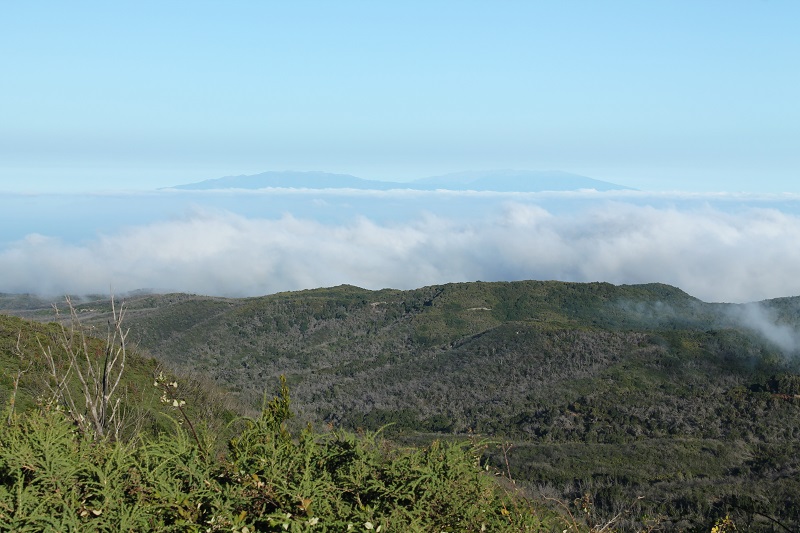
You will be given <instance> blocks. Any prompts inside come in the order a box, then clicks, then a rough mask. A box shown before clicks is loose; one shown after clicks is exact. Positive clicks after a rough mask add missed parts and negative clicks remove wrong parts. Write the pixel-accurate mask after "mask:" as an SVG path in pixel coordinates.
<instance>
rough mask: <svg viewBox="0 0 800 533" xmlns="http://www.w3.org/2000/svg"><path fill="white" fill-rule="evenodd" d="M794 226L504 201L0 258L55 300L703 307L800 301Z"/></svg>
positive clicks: (201, 220)
mask: <svg viewBox="0 0 800 533" xmlns="http://www.w3.org/2000/svg"><path fill="white" fill-rule="evenodd" d="M798 244H800V217H798V216H794V215H790V214H786V213H782V212H780V211H777V210H773V209H750V210H747V211H744V212H740V213H738V214H731V213H726V212H722V211H719V210H716V209H712V208H700V209H692V210H681V209H676V208H655V207H647V206H636V205H631V204H628V203H621V202H620V203H606V204H604V206H602V207H600V206H595V207H593V208H589V209H586V210H584V211H581V212H579V213H572V214H570V215H556V214H552V213H551V212H548V211H546V210H545V209H543V208H542V207H539V206H536V205H531V204H524V203H508V204H506V205H505V207H504V209H503V210H502V211H501V212H495V213H494V214H492V215H480V216H479V218H478V219H475V220H469V221H465V220H463V219H459V220H454V219H449V218H444V217H441V216H432V215H431V216H422V217H419V218H417V219H415V220H412V221H406V222H402V223H395V224H390V223H376V222H374V221H372V220H370V219H368V218H365V217H361V218H355V219H353V220H351V221H350V222H348V223H338V224H323V223H320V222H317V221H314V220H310V219H305V218H296V217H293V216H291V215H285V216H283V217H282V218H279V219H264V218H252V217H244V216H241V215H236V214H233V213H230V212H227V211H216V210H195V211H193V212H192V213H190V214H189V215H187V216H185V217H183V218H181V219H173V220H168V221H161V222H157V223H151V224H148V225H141V226H133V227H128V228H126V229H124V230H119V231H115V232H113V233H110V234H105V235H101V236H99V237H95V238H93V239H91V240H89V241H86V242H83V243H81V244H74V243H67V242H65V241H63V240H60V239H57V238H51V237H46V236H40V235H29V236H28V237H26V238H25V239H23V240H19V241H16V242H14V243H12V244H10V245H9V246H7V247H6V248H5V249H4V250H0V272H2V273H3V275H2V278H1V279H0V291H2V292H34V293H40V294H49V295H57V294H63V293H66V292H69V293H107V292H108V291H109V289H113V291H114V292H117V293H122V292H126V291H130V290H135V289H140V288H153V289H157V290H171V291H185V292H193V293H200V294H208V295H227V296H247V295H261V294H269V293H274V292H278V291H285V290H297V289H305V288H315V287H324V286H332V285H338V284H342V283H349V284H353V285H358V286H361V287H365V288H370V289H377V288H383V287H393V288H414V287H420V286H424V285H430V284H438V283H445V282H451V281H472V280H484V281H493V280H518V279H556V280H563V281H608V282H611V283H616V284H619V283H646V282H663V283H668V284H671V285H675V286H678V287H680V288H682V289H683V290H685V291H687V292H688V293H690V294H692V295H694V296H697V297H698V298H701V299H703V300H705V301H728V302H745V301H754V300H760V299H765V298H773V297H778V296H791V295H798V294H800V275H799V274H800V246H798Z"/></svg>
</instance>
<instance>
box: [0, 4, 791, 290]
mask: <svg viewBox="0 0 800 533" xmlns="http://www.w3.org/2000/svg"><path fill="white" fill-rule="evenodd" d="M798 21H800V2H797V1H795V0H786V1H776V0H764V1H757V0H752V1H736V0H722V1H713V0H699V1H698V0H691V1H680V0H669V1H667V0H647V1H645V0H636V1H614V0H597V1H594V0H580V1H578V0H574V1H571V0H558V1H556V0H552V1H533V0H530V1H527V0H526V1H519V2H515V1H510V0H506V1H485V2H470V1H467V0H462V1H458V2H455V1H453V2H447V1H433V2H431V1H424V2H418V1H409V0H403V1H397V2H389V1H346V0H338V1H327V0H326V1H317V2H308V1H301V0H292V1H281V2H277V1H275V2H267V1H252V2H244V1H227V2H206V1H201V0H193V1H191V2H189V1H187V2H180V1H177V0H176V1H169V2H163V1H158V2H149V1H137V2H107V1H106V2H99V1H98V2H93V1H75V2H61V1H58V2H55V1H53V2H48V1H28V2H23V1H18V2H4V3H3V4H2V9H0V272H2V274H3V275H2V276H0V292H37V293H47V294H51V295H53V294H55V295H57V294H64V293H67V292H69V293H97V292H107V291H108V290H115V291H120V292H124V291H128V290H135V289H141V288H154V289H157V290H170V291H171V290H177V291H184V292H195V293H202V294H214V295H227V296H243V295H258V294H266V293H272V292H278V291H284V290H295V289H307V288H314V287H322V286H331V285H338V284H341V283H350V284H353V285H358V286H361V287H365V288H370V289H378V288H382V287H394V288H414V287H420V286H423V285H430V284H438V283H446V282H455V281H474V280H484V281H500V280H516V279H557V280H563V281H608V282H612V283H647V282H663V283H669V284H672V285H676V286H678V287H680V288H682V289H684V290H686V291H687V292H689V293H690V294H692V295H694V296H697V297H700V298H702V299H705V300H707V301H752V300H760V299H764V298H774V297H779V296H791V295H800V277H799V276H798V275H797V273H798V272H800V245H798V243H800V179H798V178H800V175H798V174H799V172H798V170H799V169H800V103H799V101H798V88H799V87H800V68H798V65H800V31H798ZM487 169H518V170H562V171H568V172H575V173H579V174H583V175H586V176H589V177H592V178H596V179H601V180H606V181H611V182H615V183H618V184H621V185H626V186H629V187H634V188H636V189H639V191H638V192H636V191H634V192H631V191H625V192H610V193H596V192H591V191H583V192H580V193H576V192H565V193H532V194H514V193H509V194H496V193H481V194H474V193H464V192H462V193H446V192H408V191H406V192H403V191H394V192H376V191H364V192H354V191H292V190H282V191H251V192H248V193H244V192H241V191H239V192H230V191H229V192H225V193H220V192H217V193H207V192H177V191H155V190H154V189H157V188H160V187H167V186H170V185H176V184H181V183H188V182H196V181H201V180H205V179H210V178H217V177H221V176H227V175H238V174H255V173H259V172H264V171H269V170H301V171H302V170H323V171H328V172H338V173H348V174H354V175H356V176H359V177H362V178H368V179H386V180H398V181H402V180H410V179H414V178H420V177H425V176H431V175H437V174H444V173H448V172H457V171H464V170H487ZM28 192H35V193H43V192H49V193H57V194H23V193H28ZM64 192H77V194H61V193H64Z"/></svg>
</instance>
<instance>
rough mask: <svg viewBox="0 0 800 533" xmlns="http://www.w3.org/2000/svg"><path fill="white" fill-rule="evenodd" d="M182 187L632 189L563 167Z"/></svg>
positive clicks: (307, 176) (220, 181)
mask: <svg viewBox="0 0 800 533" xmlns="http://www.w3.org/2000/svg"><path fill="white" fill-rule="evenodd" d="M167 188H168V189H181V190H215V189H265V188H291V189H359V190H380V191H388V190H394V189H404V190H420V191H435V190H456V191H468V190H471V191H493V192H544V191H573V190H581V189H594V190H598V191H610V190H633V189H632V188H631V187H626V186H624V185H618V184H615V183H611V182H608V181H602V180H597V179H594V178H590V177H587V176H582V175H579V174H573V173H570V172H563V171H534V170H487V171H464V172H453V173H448V174H442V175H437V176H430V177H426V178H420V179H416V180H412V181H408V182H397V181H381V180H371V179H363V178H359V177H357V176H353V175H350V174H337V173H330V172H322V171H294V170H287V171H267V172H262V173H259V174H250V175H245V174H242V175H238V176H225V177H222V178H212V179H207V180H203V181H199V182H193V183H186V184H182V185H175V186H173V187H167Z"/></svg>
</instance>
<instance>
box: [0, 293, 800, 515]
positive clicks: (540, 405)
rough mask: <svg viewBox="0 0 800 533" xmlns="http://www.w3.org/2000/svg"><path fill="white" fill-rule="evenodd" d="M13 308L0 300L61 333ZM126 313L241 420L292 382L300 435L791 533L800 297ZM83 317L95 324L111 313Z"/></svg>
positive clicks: (10, 299) (622, 511) (208, 304)
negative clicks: (360, 437) (474, 444)
mask: <svg viewBox="0 0 800 533" xmlns="http://www.w3.org/2000/svg"><path fill="white" fill-rule="evenodd" d="M14 298H19V297H15V296H11V295H8V296H4V297H2V298H0V305H2V306H3V307H4V308H6V309H8V310H9V311H12V312H14V313H17V314H20V315H23V316H28V317H36V318H38V319H42V320H48V319H49V320H52V318H53V317H52V314H50V315H49V316H48V315H47V314H46V313H45V312H44V311H42V310H41V309H40V307H41V306H40V305H39V302H37V301H35V299H28V300H27V301H25V302H24V305H23V304H21V303H20V302H21V300H19V299H17V300H15V299H14ZM126 304H127V308H128V315H127V323H128V325H129V327H130V328H131V334H130V335H131V337H130V338H131V340H132V342H134V343H135V344H137V345H138V346H139V348H140V349H141V350H142V351H143V352H144V353H147V354H149V355H152V356H153V357H155V358H156V359H158V360H160V361H163V362H164V363H165V364H166V365H168V366H169V368H174V369H175V370H176V371H180V372H185V373H186V374H187V375H189V376H195V377H196V378H197V379H207V380H211V381H213V382H214V383H216V384H218V385H219V386H220V387H221V388H222V389H224V390H226V391H229V394H230V395H231V396H232V397H233V398H234V399H235V401H236V402H238V403H239V404H241V405H243V406H249V407H251V408H252V407H254V406H256V405H257V403H258V401H259V399H260V398H261V397H262V395H263V393H264V391H265V390H266V391H268V392H269V393H271V394H272V393H275V392H276V386H277V385H276V384H277V383H279V379H278V378H279V376H280V375H285V376H286V377H287V381H288V384H289V387H290V389H291V391H292V397H293V400H294V403H293V406H294V409H295V411H296V412H297V414H298V417H297V419H298V421H300V422H313V423H317V424H328V425H330V427H334V428H345V429H351V430H358V429H365V430H374V429H377V428H380V427H383V426H385V425H386V424H391V425H390V426H389V427H388V428H386V429H384V432H385V435H387V436H388V437H389V438H391V439H393V440H394V441H395V442H402V443H415V444H422V445H425V444H427V443H430V442H431V441H432V440H433V439H435V438H447V439H456V440H458V439H466V438H483V437H486V438H490V439H493V441H494V442H496V443H498V446H495V447H494V448H489V449H487V450H486V451H485V452H484V460H485V461H488V463H489V464H490V465H493V467H496V468H498V469H501V470H503V469H505V470H507V474H508V475H510V477H511V478H513V479H514V481H515V482H516V484H517V486H519V487H523V488H525V490H526V491H527V493H528V494H529V495H530V496H532V497H534V498H539V499H544V498H552V499H557V500H559V501H565V502H570V501H576V500H580V499H582V498H588V500H587V501H591V502H592V512H593V513H595V515H596V516H597V517H598V519H599V518H609V519H610V518H613V517H616V516H619V517H620V518H619V519H618V520H617V521H616V524H617V525H618V527H621V528H623V529H626V528H627V529H636V528H642V527H646V525H647V523H650V522H648V520H650V521H657V522H658V523H660V524H662V525H665V527H667V528H675V529H698V530H702V529H706V530H707V529H708V528H709V527H710V525H713V523H714V521H715V520H718V519H719V518H720V517H724V516H726V515H730V516H731V517H733V518H734V520H735V521H736V523H737V524H739V526H740V527H741V528H745V529H751V530H758V529H761V530H767V531H770V530H776V531H777V530H786V529H789V530H793V529H796V528H798V527H800V510H798V507H800V505H798V502H800V482H798V481H797V479H798V478H800V476H799V475H798V474H800V472H798V459H797V457H798V453H797V452H798V451H800V450H799V449H798V448H800V446H798V444H797V443H798V437H800V397H798V395H800V375H799V374H798V352H797V349H796V347H795V345H794V339H795V337H796V333H795V332H796V331H797V327H798V324H799V323H800V311H799V310H800V300H798V299H797V298H781V299H777V300H770V301H765V302H760V303H758V304H748V305H732V304H710V303H705V302H701V301H699V300H697V299H695V298H693V297H691V296H689V295H687V294H685V293H684V292H682V291H680V290H679V289H676V288H674V287H669V286H666V285H660V284H649V285H634V286H613V285H610V284H605V283H587V284H580V283H561V282H536V281H529V282H512V283H481V282H476V283H458V284H446V285H439V286H432V287H425V288H421V289H418V290H413V291H399V290H390V289H385V290H381V291H368V290H364V289H359V288H356V287H351V286H341V287H335V288H328V289H317V290H310V291H300V292H291V293H281V294H276V295H270V296H265V297H260V298H247V299H225V298H210V297H203V296H195V295H185V294H173V295H147V294H142V295H136V296H132V297H129V298H127V302H126ZM76 308H77V310H78V313H79V316H80V317H81V319H82V320H83V321H84V322H86V323H87V324H92V323H93V322H94V321H98V323H99V322H100V321H102V320H103V316H104V313H106V312H107V302H106V301H105V300H103V299H95V300H88V301H85V302H83V303H81V304H79V305H77V306H76ZM229 401H233V400H229ZM244 408H245V409H246V408H247V407H244ZM506 459H507V460H508V465H507V468H506V465H505V461H506Z"/></svg>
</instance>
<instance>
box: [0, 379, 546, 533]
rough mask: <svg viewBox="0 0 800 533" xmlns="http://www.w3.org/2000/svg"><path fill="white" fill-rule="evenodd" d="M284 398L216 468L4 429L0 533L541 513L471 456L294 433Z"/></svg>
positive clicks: (388, 522) (530, 519)
mask: <svg viewBox="0 0 800 533" xmlns="http://www.w3.org/2000/svg"><path fill="white" fill-rule="evenodd" d="M290 416H291V413H290V411H289V397H288V392H287V388H286V386H285V383H284V385H283V388H282V391H281V395H280V396H279V397H276V398H274V399H273V400H272V401H271V402H269V403H268V404H267V405H265V407H264V409H263V411H262V414H261V416H260V417H258V418H255V419H248V420H246V421H245V427H244V429H243V431H241V433H240V434H239V435H238V436H237V437H236V438H235V439H232V440H230V441H229V443H228V453H227V455H225V456H216V455H215V454H214V453H213V450H214V449H215V448H216V443H214V442H213V440H214V437H213V436H212V435H209V434H205V435H204V438H202V439H199V440H198V441H195V440H193V439H192V438H191V437H190V436H189V435H188V434H187V432H186V431H185V430H184V429H183V428H182V427H181V426H180V425H179V424H177V423H176V425H175V430H174V431H173V432H170V433H166V432H164V433H161V434H160V435H159V436H158V437H155V438H150V439H147V438H142V439H139V440H134V441H129V442H120V441H116V442H112V441H109V440H101V441H96V440H94V439H92V438H91V435H86V434H84V433H81V432H79V431H78V430H77V429H76V427H75V425H74V424H72V423H71V422H70V420H69V419H68V418H67V417H65V416H64V413H63V412H62V411H60V410H58V409H55V408H52V407H46V406H45V407H43V408H41V409H38V410H32V411H29V412H27V413H25V414H23V415H13V416H12V417H11V420H10V421H8V423H4V424H2V427H0V529H1V530H6V531H78V530H80V531H89V530H93V531H237V532H247V531H376V532H377V531H538V530H542V529H551V528H553V527H555V526H556V525H557V523H558V520H557V519H556V518H555V516H554V515H553V514H551V513H548V512H547V511H545V510H543V509H537V508H536V507H534V506H533V505H532V504H530V503H529V502H526V501H523V500H521V499H519V498H515V497H512V496H510V495H509V494H508V493H506V492H504V491H503V490H502V489H501V488H500V486H499V485H498V484H497V483H496V482H495V481H494V479H492V478H491V477H489V476H488V475H487V474H486V473H485V472H483V471H482V469H481V468H480V465H479V464H478V458H479V456H480V446H478V445H464V444H457V443H441V442H438V441H436V442H434V443H432V444H431V445H429V446H426V447H423V448H406V449H401V448H397V447H391V446H388V445H387V443H386V442H385V441H382V440H381V439H379V438H378V435H377V434H368V435H363V436H360V437H357V436H355V435H353V434H349V433H341V432H333V433H326V434H321V433H315V432H313V431H312V430H311V429H310V428H307V429H305V430H303V431H301V432H299V433H297V434H292V433H290V432H289V431H288V430H287V428H286V425H285V421H286V420H287V419H288V418H289V417H290Z"/></svg>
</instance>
